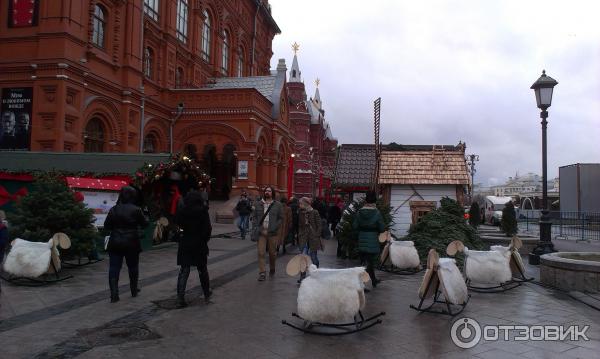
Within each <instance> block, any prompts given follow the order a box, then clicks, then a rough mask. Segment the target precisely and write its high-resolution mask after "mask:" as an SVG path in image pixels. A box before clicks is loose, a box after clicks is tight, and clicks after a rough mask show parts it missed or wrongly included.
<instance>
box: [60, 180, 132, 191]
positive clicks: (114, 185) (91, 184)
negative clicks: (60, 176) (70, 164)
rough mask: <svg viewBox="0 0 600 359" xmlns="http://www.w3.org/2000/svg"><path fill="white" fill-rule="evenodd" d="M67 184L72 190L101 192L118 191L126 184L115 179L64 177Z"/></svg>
mask: <svg viewBox="0 0 600 359" xmlns="http://www.w3.org/2000/svg"><path fill="white" fill-rule="evenodd" d="M66 180H67V184H68V185H69V187H72V188H81V189H95V190H102V191H119V190H120V189H121V187H123V186H127V182H125V181H122V180H117V179H106V178H88V177H66Z"/></svg>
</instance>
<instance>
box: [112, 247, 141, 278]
mask: <svg viewBox="0 0 600 359" xmlns="http://www.w3.org/2000/svg"><path fill="white" fill-rule="evenodd" d="M108 258H109V266H108V279H109V280H110V279H111V278H117V279H118V278H119V273H120V272H121V267H122V266H123V258H125V262H127V269H128V271H129V278H130V279H131V278H132V277H135V276H137V274H138V272H139V263H140V254H139V253H130V254H126V255H122V254H116V253H109V254H108Z"/></svg>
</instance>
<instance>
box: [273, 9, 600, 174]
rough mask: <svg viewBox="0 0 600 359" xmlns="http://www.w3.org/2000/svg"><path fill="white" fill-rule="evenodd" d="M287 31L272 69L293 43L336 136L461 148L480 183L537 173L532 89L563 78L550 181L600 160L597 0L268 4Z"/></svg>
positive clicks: (552, 120) (552, 125)
mask: <svg viewBox="0 0 600 359" xmlns="http://www.w3.org/2000/svg"><path fill="white" fill-rule="evenodd" d="M270 4H271V5H272V8H273V16H274V18H275V20H276V21H277V23H278V25H279V27H280V28H281V30H282V33H281V34H280V35H277V36H276V37H275V40H274V42H273V52H274V55H273V59H272V61H271V65H272V66H271V67H272V68H275V67H276V65H277V59H279V58H285V59H286V63H287V65H288V69H289V68H290V66H291V63H292V58H293V52H292V48H291V45H292V43H293V42H294V41H297V42H298V43H299V44H300V51H299V52H298V61H299V64H300V70H301V71H302V77H303V79H304V82H305V84H306V87H307V92H308V94H309V96H313V95H314V91H315V84H314V80H315V79H316V78H319V79H320V80H321V84H320V86H319V91H320V94H321V100H322V102H323V105H324V108H325V111H326V113H325V117H326V119H327V120H328V121H329V122H330V123H331V126H332V130H333V134H334V136H335V137H337V138H338V140H339V143H340V144H343V143H373V131H372V126H373V125H372V122H373V120H372V118H373V101H374V100H375V99H376V98H377V97H381V98H382V111H381V138H382V142H383V143H389V142H392V141H393V142H397V143H402V144H457V143H458V141H463V142H466V143H467V153H468V154H470V153H476V154H478V155H479V158H480V161H479V162H478V163H477V173H476V178H475V182H482V183H483V184H484V185H494V184H499V183H503V182H504V181H505V180H506V179H507V178H508V177H509V176H514V174H515V172H516V171H518V172H519V173H520V174H524V173H527V172H535V173H538V174H541V166H542V165H541V125H540V118H539V110H538V109H537V107H536V104H535V97H534V93H533V90H531V89H530V88H529V87H530V86H531V85H532V84H533V82H535V80H536V79H537V78H538V77H539V76H540V75H541V72H542V69H546V72H547V74H548V75H549V76H551V77H553V78H554V79H556V80H557V81H558V82H559V84H558V85H557V86H556V87H555V89H554V99H553V102H552V107H550V109H549V114H550V115H549V118H548V122H549V124H548V177H549V178H553V177H555V176H558V167H559V166H564V165H568V164H573V163H577V162H579V163H590V162H594V163H599V162H600V105H599V104H600V70H599V68H600V26H599V25H598V24H599V22H598V16H599V14H600V2H598V1H594V0H588V1H582V0H570V1H564V0H552V1H548V0H546V1H541V0H540V1H538V0H535V1H531V0H527V1H525V0H514V1H513V0H501V1H500V0H495V1H492V0H490V1H481V0H455V1H451V0H447V1H444V0H421V1H414V0H412V1H408V0H373V1H358V0H344V1H333V0H327V1H325V0H302V1H290V0H270Z"/></svg>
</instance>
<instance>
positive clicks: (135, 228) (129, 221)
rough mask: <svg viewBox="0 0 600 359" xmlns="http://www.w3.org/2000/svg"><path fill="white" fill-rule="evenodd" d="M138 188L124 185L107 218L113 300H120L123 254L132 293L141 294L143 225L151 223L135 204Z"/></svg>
mask: <svg viewBox="0 0 600 359" xmlns="http://www.w3.org/2000/svg"><path fill="white" fill-rule="evenodd" d="M136 197H137V192H136V190H135V189H134V188H133V187H131V186H125V187H123V188H121V193H120V195H119V198H120V203H119V204H117V205H116V206H114V207H112V208H111V209H110V211H109V212H108V215H107V216H106V220H105V221H104V228H105V229H107V230H109V231H110V236H109V239H108V245H107V248H106V250H107V252H108V257H109V269H108V285H109V287H110V302H111V303H115V302H118V301H119V274H120V272H121V267H122V266H123V258H124V259H125V262H126V263H127V270H128V272H129V289H130V290H131V296H132V297H137V295H138V293H139V292H140V289H139V287H138V278H139V262H140V252H141V251H142V244H141V233H142V232H141V229H142V228H144V227H146V226H147V225H148V221H147V220H146V217H144V214H143V213H142V209H141V208H140V207H138V206H136V205H135V204H134V202H135V201H136V200H137V198H136Z"/></svg>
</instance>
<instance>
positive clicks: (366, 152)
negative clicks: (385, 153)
mask: <svg viewBox="0 0 600 359" xmlns="http://www.w3.org/2000/svg"><path fill="white" fill-rule="evenodd" d="M374 169H375V146H374V145H353V144H343V145H341V146H340V149H339V152H338V157H337V162H336V165H335V180H334V181H335V184H336V185H337V186H369V185H370V184H371V176H372V174H373V170H374Z"/></svg>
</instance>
